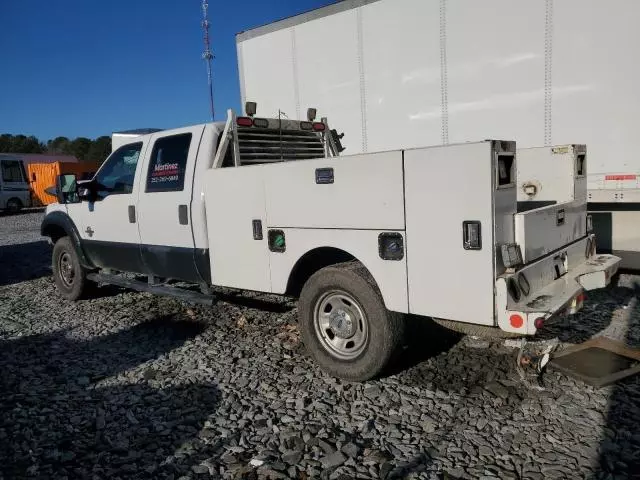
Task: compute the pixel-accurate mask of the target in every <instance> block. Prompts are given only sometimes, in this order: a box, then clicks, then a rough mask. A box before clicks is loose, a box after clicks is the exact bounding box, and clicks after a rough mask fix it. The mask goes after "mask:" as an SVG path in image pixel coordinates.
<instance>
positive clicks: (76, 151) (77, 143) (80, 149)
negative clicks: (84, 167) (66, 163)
mask: <svg viewBox="0 0 640 480" xmlns="http://www.w3.org/2000/svg"><path fill="white" fill-rule="evenodd" d="M89 148H91V140H89V139H88V138H86V137H78V138H75V139H73V140H72V141H71V145H70V150H71V154H72V155H75V157H76V158H77V159H78V160H81V161H82V160H86V159H87V154H88V153H89Z"/></svg>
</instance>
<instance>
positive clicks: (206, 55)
mask: <svg viewBox="0 0 640 480" xmlns="http://www.w3.org/2000/svg"><path fill="white" fill-rule="evenodd" d="M208 10H209V2H208V1H207V0H202V31H203V32H204V35H203V39H204V52H202V59H203V60H204V61H205V62H206V63H207V80H208V82H209V106H210V108H211V121H212V122H213V113H214V110H213V77H212V74H211V60H212V59H213V53H211V48H209V27H210V24H209V15H208Z"/></svg>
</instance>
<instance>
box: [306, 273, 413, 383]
mask: <svg viewBox="0 0 640 480" xmlns="http://www.w3.org/2000/svg"><path fill="white" fill-rule="evenodd" d="M321 312H324V313H321ZM298 315H299V322H300V331H301V335H302V340H303V342H304V344H305V346H306V348H307V350H308V351H309V353H310V355H311V356H312V357H313V358H314V360H315V361H316V362H317V363H318V365H320V367H321V368H322V369H323V370H325V371H326V372H327V373H329V374H330V375H333V376H335V377H339V378H342V379H344V380H348V381H354V382H362V381H365V380H369V379H371V378H374V377H377V376H378V375H380V374H381V373H382V372H383V371H384V370H385V368H386V367H387V366H388V365H389V363H390V362H391V360H392V359H393V358H394V357H395V355H396V354H397V353H398V352H399V351H400V349H401V347H402V345H403V340H404V323H405V322H404V315H402V314H399V313H395V312H390V311H388V310H387V309H386V308H385V306H384V302H383V300H382V295H381V294H380V291H379V290H378V287H377V285H376V283H375V281H374V280H373V278H372V277H371V275H370V274H369V272H368V271H367V269H366V268H365V267H364V266H363V265H362V264H360V263H359V262H348V263H341V264H338V265H333V266H329V267H325V268H323V269H321V270H318V271H317V272H316V273H314V274H313V275H312V276H311V277H310V278H309V280H307V282H306V283H305V285H304V287H303V289H302V293H301V295H300V301H299V304H298Z"/></svg>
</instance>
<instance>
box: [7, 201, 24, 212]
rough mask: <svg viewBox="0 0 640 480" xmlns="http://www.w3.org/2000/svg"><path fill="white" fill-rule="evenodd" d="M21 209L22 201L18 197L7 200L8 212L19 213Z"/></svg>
mask: <svg viewBox="0 0 640 480" xmlns="http://www.w3.org/2000/svg"><path fill="white" fill-rule="evenodd" d="M20 210H22V202H21V201H20V200H19V199H18V198H10V199H9V200H7V212H9V213H18V212H19V211H20Z"/></svg>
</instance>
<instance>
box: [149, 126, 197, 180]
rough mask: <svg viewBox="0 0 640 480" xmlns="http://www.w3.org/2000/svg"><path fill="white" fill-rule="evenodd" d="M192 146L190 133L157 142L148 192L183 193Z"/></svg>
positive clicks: (151, 163) (154, 146)
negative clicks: (190, 147) (190, 146)
mask: <svg viewBox="0 0 640 480" xmlns="http://www.w3.org/2000/svg"><path fill="white" fill-rule="evenodd" d="M190 144H191V134H190V133H181V134H179V135H171V136H169V137H162V138H159V139H158V140H156V142H155V144H154V145H153V151H152V152H151V160H150V162H149V171H148V173H147V189H146V191H147V192H179V191H182V189H183V188H184V174H185V171H186V168H187V157H188V156H189V145H190Z"/></svg>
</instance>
